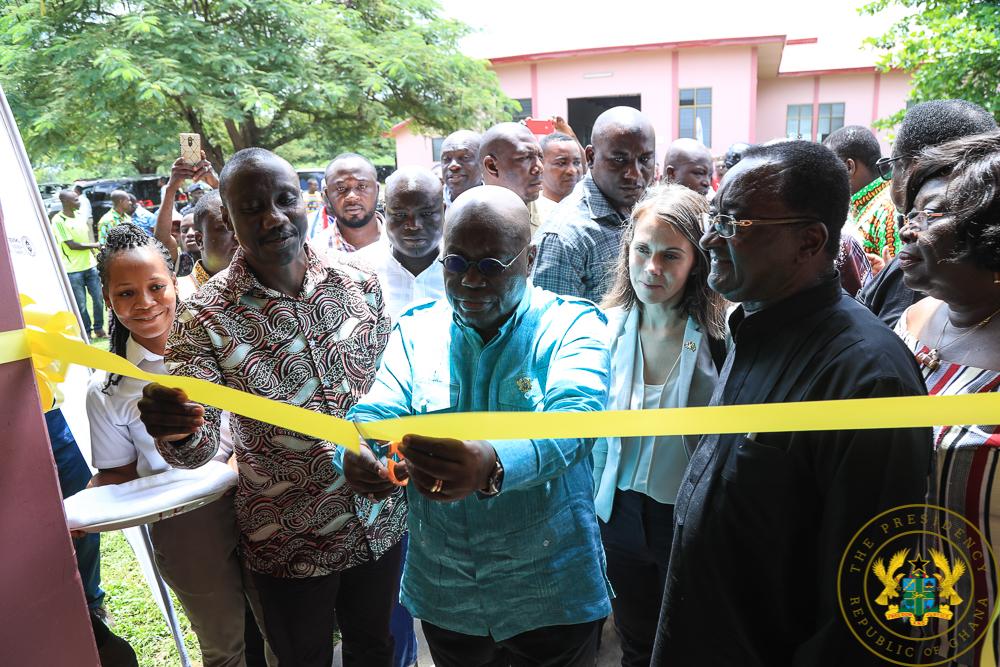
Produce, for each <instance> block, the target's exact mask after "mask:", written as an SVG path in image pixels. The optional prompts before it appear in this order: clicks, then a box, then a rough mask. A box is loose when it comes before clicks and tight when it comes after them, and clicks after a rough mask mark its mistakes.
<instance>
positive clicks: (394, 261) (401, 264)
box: [362, 236, 441, 280]
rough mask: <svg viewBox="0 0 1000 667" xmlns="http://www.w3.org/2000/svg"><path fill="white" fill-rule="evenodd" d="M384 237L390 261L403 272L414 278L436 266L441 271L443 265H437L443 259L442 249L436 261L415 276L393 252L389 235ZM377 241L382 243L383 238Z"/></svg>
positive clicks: (432, 269)
mask: <svg viewBox="0 0 1000 667" xmlns="http://www.w3.org/2000/svg"><path fill="white" fill-rule="evenodd" d="M382 238H383V239H386V241H385V252H387V253H389V261H390V262H392V263H393V264H395V265H396V266H398V267H399V270H400V271H402V272H403V273H405V274H406V275H408V276H412V277H413V279H414V280H416V279H418V278H420V276H422V275H424V274H426V273H427V272H428V271H434V270H435V268H436V269H437V271H439V272H440V271H441V267H440V266H437V263H438V261H439V260H440V259H441V251H440V250H439V251H438V255H437V257H436V258H435V259H434V261H433V262H431V263H430V264H428V265H427V268H426V269H424V270H423V271H421V272H420V273H418V274H417V275H415V276H414V275H413V274H412V273H410V270H409V269H408V268H406V267H405V266H403V263H402V262H400V261H399V260H398V259H396V255H395V254H394V253H393V252H392V243H390V242H389V240H388V237H387V236H383V237H382ZM376 243H381V239H380V240H379V241H376ZM363 249H364V248H362V250H363Z"/></svg>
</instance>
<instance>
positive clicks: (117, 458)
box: [87, 336, 233, 477]
mask: <svg viewBox="0 0 1000 667" xmlns="http://www.w3.org/2000/svg"><path fill="white" fill-rule="evenodd" d="M125 358H126V359H128V360H129V361H130V362H131V363H133V364H135V365H136V366H138V367H139V368H141V369H142V370H144V371H148V372H150V373H166V372H167V369H166V368H165V367H164V365H163V357H162V356H161V355H159V354H155V353H153V352H150V351H149V350H147V349H146V348H145V347H143V346H142V345H140V344H139V343H137V342H135V341H134V340H133V339H132V337H131V336H130V337H129V339H128V342H127V343H126V344H125ZM106 379H107V373H105V372H103V371H101V372H98V373H94V375H93V376H92V377H91V379H90V384H89V386H88V387H87V416H88V417H89V418H90V443H91V445H90V447H91V459H92V462H93V464H94V467H95V468H97V469H98V470H101V469H107V468H117V467H119V466H123V465H126V464H129V463H132V462H133V461H135V462H136V472H137V473H138V474H139V477H148V476H149V475H155V474H157V473H161V472H164V471H166V470H169V469H170V465H168V464H167V462H166V461H164V460H163V457H162V456H160V453H159V452H158V451H156V445H155V444H154V442H153V438H152V436H150V435H149V433H147V432H146V427H145V425H144V424H143V423H142V421H141V420H140V419H139V407H138V405H137V404H138V402H139V399H140V398H142V389H143V387H145V386H146V384H147V382H146V381H145V380H138V379H136V378H129V377H122V378H121V379H120V380H119V381H118V384H116V385H111V386H110V387H108V389H107V393H105V391H103V387H104V383H105V381H106ZM223 430H224V431H228V429H223ZM226 440H227V441H226V442H222V443H220V445H219V453H218V454H217V455H216V456H215V460H217V461H221V462H223V463H225V462H226V461H227V460H228V459H229V455H230V454H231V453H232V451H233V445H232V437H231V436H229V437H228V438H227V439H226Z"/></svg>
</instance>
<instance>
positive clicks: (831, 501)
mask: <svg viewBox="0 0 1000 667" xmlns="http://www.w3.org/2000/svg"><path fill="white" fill-rule="evenodd" d="M848 200H849V194H848V181H847V171H846V169H845V168H844V165H843V164H842V163H841V162H840V161H839V160H838V159H837V157H836V156H835V155H834V154H833V152H832V151H830V150H829V149H828V148H826V147H825V146H821V145H818V144H814V143H811V142H806V141H790V142H783V143H779V144H775V145H772V146H758V147H754V148H752V149H750V150H748V151H747V152H746V154H745V156H744V157H743V159H742V160H741V161H740V162H739V163H738V164H737V165H736V166H735V167H733V168H732V169H731V170H730V172H729V174H728V175H727V177H726V181H725V183H724V184H723V186H722V188H721V189H720V190H719V193H718V195H717V196H716V197H715V199H714V200H713V202H712V211H711V213H710V214H709V217H708V220H706V222H707V226H706V229H707V230H708V231H707V232H706V233H705V235H704V236H703V237H702V239H701V244H702V246H703V247H704V248H705V249H706V250H707V251H708V252H709V254H710V256H711V270H710V273H709V277H708V280H709V284H710V285H711V286H712V288H713V289H715V290H716V291H718V292H720V293H722V294H723V295H724V296H725V297H726V298H727V299H729V300H731V301H736V302H741V303H742V305H741V306H740V307H738V308H737V309H736V311H735V312H734V313H733V315H732V316H731V318H730V328H731V331H732V334H733V340H734V347H733V349H732V350H731V352H730V354H729V357H728V358H727V360H726V365H725V366H724V367H723V370H722V376H721V378H720V380H719V385H718V387H717V389H716V392H715V396H714V397H713V399H712V404H713V405H732V404H748V403H775V402H798V401H812V400H827V399H850V398H868V397H882V396H906V395H919V394H924V393H925V389H924V383H923V380H922V379H921V376H920V372H919V369H918V367H917V364H916V362H915V361H914V359H913V355H912V354H910V352H909V351H908V350H907V349H906V347H905V345H904V344H903V343H902V341H901V340H900V339H899V338H897V337H896V336H895V335H894V334H893V333H892V331H890V330H889V329H888V328H886V327H885V326H884V325H883V324H882V323H880V322H879V321H878V320H877V319H876V318H875V317H874V316H873V315H872V314H871V313H870V312H869V311H868V310H866V309H865V308H864V307H863V306H862V305H860V304H859V303H857V302H856V301H854V300H853V299H851V298H850V297H849V296H847V294H846V293H845V292H843V290H842V289H841V287H840V283H839V279H838V275H837V272H836V270H835V269H834V259H835V255H836V252H837V248H838V247H839V241H840V238H839V236H840V228H841V225H842V224H843V221H844V219H845V218H846V216H847V207H848ZM930 466H931V440H930V432H929V430H926V429H887V430H867V431H865V430H861V431H831V432H790V433H788V432H786V433H746V434H732V435H705V436H703V437H702V439H701V442H700V444H699V446H698V449H697V450H696V451H695V454H694V455H693V457H692V459H691V462H690V463H689V465H688V468H687V471H686V472H685V477H684V480H683V482H682V484H681V489H680V492H679V495H678V498H677V504H676V507H675V528H674V531H675V532H674V542H673V548H672V550H671V555H670V565H669V570H668V574H667V585H666V590H665V593H664V598H663V607H662V612H661V616H660V623H659V631H658V633H657V638H656V648H655V651H654V656H653V661H652V664H653V665H662V666H665V667H666V666H668V665H712V666H713V667H720V666H721V667H726V666H729V665H732V666H734V667H735V666H739V667H757V666H764V665H767V666H768V667H771V666H775V665H809V666H810V667H816V666H825V665H831V666H832V665H852V666H856V665H869V664H871V665H875V664H878V665H881V664H884V663H882V662H881V661H879V659H878V658H876V657H875V656H874V655H873V654H871V653H869V652H868V650H867V649H866V648H865V647H863V646H862V645H861V643H860V642H859V641H858V640H857V639H855V638H854V636H852V634H851V633H850V631H849V628H848V625H847V623H846V622H845V621H844V619H843V618H842V616H841V613H840V610H839V608H838V600H837V571H838V566H839V563H840V559H841V556H842V555H843V553H844V550H845V548H846V547H847V546H848V542H849V541H850V540H851V537H852V535H854V533H855V532H856V531H857V530H858V529H860V528H861V527H862V526H863V525H864V524H865V523H866V522H867V521H868V520H870V519H872V518H874V517H875V516H876V515H877V514H879V513H880V512H882V511H884V510H886V509H889V508H891V507H895V506H898V505H903V504H908V503H920V502H923V500H924V494H925V489H926V482H927V478H928V473H929V471H930V469H931V467H930Z"/></svg>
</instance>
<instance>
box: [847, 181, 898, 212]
mask: <svg viewBox="0 0 1000 667" xmlns="http://www.w3.org/2000/svg"><path fill="white" fill-rule="evenodd" d="M887 187H889V181H884V180H882V177H881V176H879V177H878V178H876V179H875V180H874V181H872V182H871V183H869V184H868V185H866V186H865V187H863V188H861V189H860V190H858V191H857V192H855V193H854V194H853V195H851V213H853V214H855V215H856V214H857V213H858V212H859V211H860V210H861V209H862V208H864V207H865V205H866V204H867V203H868V202H870V201H871V200H873V199H875V197H877V196H878V195H879V194H881V192H882V191H883V190H885V189H886V188H887Z"/></svg>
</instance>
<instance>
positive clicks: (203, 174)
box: [167, 151, 219, 192]
mask: <svg viewBox="0 0 1000 667" xmlns="http://www.w3.org/2000/svg"><path fill="white" fill-rule="evenodd" d="M186 180H191V181H193V182H195V183H197V182H198V181H203V182H204V183H206V184H208V185H210V186H211V187H213V188H218V187H219V177H218V176H216V174H215V169H213V168H212V163H211V162H209V161H208V160H206V159H205V151H202V152H201V162H199V163H198V164H194V165H192V164H188V163H187V162H185V161H184V158H182V157H179V158H177V159H176V160H174V164H173V165H172V166H171V167H170V180H169V181H167V189H168V190H172V191H174V192H176V191H177V190H180V188H181V185H183V183H184V181H186Z"/></svg>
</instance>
